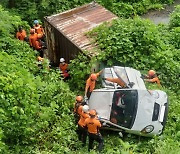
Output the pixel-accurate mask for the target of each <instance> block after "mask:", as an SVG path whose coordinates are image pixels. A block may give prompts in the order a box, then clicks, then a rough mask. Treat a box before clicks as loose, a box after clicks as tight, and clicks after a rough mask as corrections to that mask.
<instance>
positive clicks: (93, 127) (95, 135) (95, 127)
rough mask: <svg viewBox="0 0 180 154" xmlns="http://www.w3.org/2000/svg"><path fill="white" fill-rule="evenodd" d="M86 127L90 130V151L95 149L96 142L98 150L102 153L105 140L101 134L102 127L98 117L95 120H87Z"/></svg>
mask: <svg viewBox="0 0 180 154" xmlns="http://www.w3.org/2000/svg"><path fill="white" fill-rule="evenodd" d="M85 126H86V127H87V128H88V133H89V146H88V151H90V150H91V149H93V142H94V140H96V141H97V142H98V143H99V145H98V150H99V151H101V150H102V148H103V144H104V143H103V142H104V141H103V138H102V135H101V133H100V132H99V128H100V127H101V123H100V121H99V120H98V119H96V117H94V118H92V117H91V118H87V119H86V120H85Z"/></svg>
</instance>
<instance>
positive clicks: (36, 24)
mask: <svg viewBox="0 0 180 154" xmlns="http://www.w3.org/2000/svg"><path fill="white" fill-rule="evenodd" d="M33 28H34V29H35V32H36V33H37V34H38V37H39V38H43V36H44V29H43V27H42V25H40V24H39V21H38V20H34V26H33Z"/></svg>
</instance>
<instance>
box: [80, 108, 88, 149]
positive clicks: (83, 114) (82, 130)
mask: <svg viewBox="0 0 180 154" xmlns="http://www.w3.org/2000/svg"><path fill="white" fill-rule="evenodd" d="M88 111H89V106H88V105H84V106H83V107H82V111H81V113H80V119H79V121H78V131H77V132H78V139H79V140H80V141H82V143H83V146H85V145H86V138H87V130H86V128H85V127H84V126H85V120H86V119H87V118H89V113H88Z"/></svg>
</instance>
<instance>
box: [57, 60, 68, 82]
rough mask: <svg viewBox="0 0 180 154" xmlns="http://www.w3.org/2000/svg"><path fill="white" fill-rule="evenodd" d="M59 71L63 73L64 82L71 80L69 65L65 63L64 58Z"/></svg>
mask: <svg viewBox="0 0 180 154" xmlns="http://www.w3.org/2000/svg"><path fill="white" fill-rule="evenodd" d="M59 69H60V70H61V72H62V76H63V77H64V80H66V79H68V78H69V73H68V64H67V63H65V59H64V58H60V64H59Z"/></svg>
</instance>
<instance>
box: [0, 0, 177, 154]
mask: <svg viewBox="0 0 180 154" xmlns="http://www.w3.org/2000/svg"><path fill="white" fill-rule="evenodd" d="M3 2H5V1H3ZM7 2H8V1H7ZM11 2H12V1H11ZM14 2H17V3H14V4H13V3H12V4H11V5H16V8H17V10H16V9H15V8H14V10H15V11H18V12H19V13H21V16H22V17H24V19H25V18H27V16H29V15H30V14H32V16H30V18H29V21H30V20H33V19H34V18H36V17H37V16H38V18H41V17H43V16H44V15H48V13H52V12H56V11H62V10H66V9H68V8H71V7H73V6H75V5H80V4H83V3H84V2H85V1H84V0H82V1H81V0H79V1H78V0H77V1H76V2H77V3H74V1H63V2H62V1H61V3H62V4H61V6H59V2H60V1H52V0H51V1H45V0H42V1H38V2H37V1H33V0H30V1H28V4H32V5H28V6H27V1H26V0H23V1H21V3H22V5H21V4H20V3H19V2H20V1H19V0H16V1H14ZM64 2H66V3H64ZM112 2H113V3H111V2H110V1H103V3H104V5H106V6H109V7H110V8H111V7H112V8H113V7H115V9H114V10H115V11H116V10H118V9H119V8H118V7H116V4H117V3H119V2H118V1H115V0H114V1H112ZM116 2H117V3H116ZM124 2H127V3H123V5H124V6H126V7H125V8H127V10H128V9H129V8H130V9H131V7H134V6H133V5H130V4H134V5H135V4H138V3H139V4H142V2H143V3H145V2H149V3H152V2H153V1H150V0H145V1H141V0H139V1H125V0H124ZM132 2H135V3H132ZM156 2H160V1H156ZM161 2H163V3H164V2H170V0H168V1H163V0H162V1H161ZM36 3H37V4H39V6H38V8H39V10H37V9H36V7H37V6H36ZM41 4H43V5H44V7H42V6H43V5H41ZM55 4H56V5H55ZM20 6H21V7H22V6H24V7H22V8H20ZM54 6H56V7H54ZM127 6H128V7H127ZM40 7H42V8H40ZM59 7H61V8H59ZM54 8H55V9H54ZM62 8H63V9H62ZM112 8H111V9H112ZM138 8H139V7H138ZM178 8H179V7H177V10H176V11H175V12H174V13H173V15H172V18H171V23H170V25H169V26H164V25H160V26H158V27H157V26H155V25H153V24H152V23H150V22H149V21H146V20H141V19H139V18H135V19H134V20H133V19H128V20H123V19H119V20H116V21H114V22H113V24H112V25H111V26H109V27H108V28H107V26H106V24H105V25H102V26H100V27H99V28H97V29H95V30H94V31H92V32H91V33H90V34H89V36H90V37H93V38H94V41H95V42H96V43H97V44H98V47H99V50H103V51H104V52H100V53H99V56H98V57H94V58H92V59H90V58H88V57H86V56H85V55H79V56H78V57H77V58H76V59H74V60H73V61H71V66H70V70H71V80H70V81H69V85H70V87H71V89H72V87H74V89H75V90H76V91H78V92H81V93H82V94H83V93H84V84H85V79H86V78H87V77H88V75H89V73H90V72H91V71H92V70H90V67H96V66H94V63H95V61H98V62H100V64H101V66H100V67H103V65H105V66H111V65H126V66H132V67H134V68H137V69H140V70H145V71H147V70H148V69H150V68H153V69H155V70H157V71H158V72H159V73H160V79H161V81H162V84H163V86H164V87H166V88H163V89H162V90H164V91H166V92H167V93H168V96H169V101H170V107H169V117H168V121H167V125H166V128H165V130H164V133H163V135H161V136H159V137H154V138H143V137H138V136H135V135H131V134H129V135H127V136H125V137H124V138H123V139H122V138H120V137H119V136H118V133H116V132H107V131H102V134H103V137H104V139H105V148H104V150H103V152H104V153H109V154H112V153H157V154H159V153H163V154H166V153H178V152H179V151H180V149H179V147H180V113H179V110H180V105H179V104H180V97H179V95H178V90H179V89H178V88H179V80H178V79H179V76H178V75H179V74H180V73H179V72H178V71H179V70H180V69H179V65H180V64H179V60H180V59H179V43H178V41H179V39H180V37H178V35H179V33H177V32H179V25H177V23H178V20H179V19H178V18H177V17H178V15H177V13H178V12H179V9H178ZM133 9H134V8H133ZM45 10H48V11H47V14H46V12H45ZM39 11H42V12H43V13H40V12H39ZM123 11H124V10H123ZM123 11H122V12H123ZM127 12H128V11H127ZM132 14H133V13H132ZM0 16H1V21H0V66H1V70H0V89H1V90H0V102H1V103H0V117H1V118H0V153H7V154H8V153H10V154H11V153H24V154H26V153H35V154H36V153H82V154H83V153H87V146H85V147H82V146H81V143H80V142H79V141H77V135H76V132H75V129H76V125H75V124H74V118H73V114H72V108H73V102H74V97H75V96H74V93H73V92H72V91H71V90H70V89H69V85H68V84H67V83H64V82H63V80H61V78H60V76H59V72H58V71H55V70H52V69H48V68H47V66H45V65H44V67H43V68H42V69H40V68H39V67H38V66H37V62H36V56H37V53H36V52H35V51H33V50H32V49H31V48H30V47H29V45H28V44H27V43H25V42H22V41H19V40H16V39H14V36H15V35H14V34H15V32H16V29H17V27H18V26H19V25H24V27H25V28H26V29H27V30H28V29H29V27H30V26H29V25H28V24H27V22H25V21H21V19H20V17H18V16H15V15H12V14H11V13H9V12H7V11H4V10H3V9H2V7H1V6H0ZM123 16H124V15H123ZM147 86H149V89H155V88H157V87H154V86H153V85H147ZM169 89H170V90H169ZM172 90H174V91H172ZM92 153H93V152H92Z"/></svg>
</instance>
